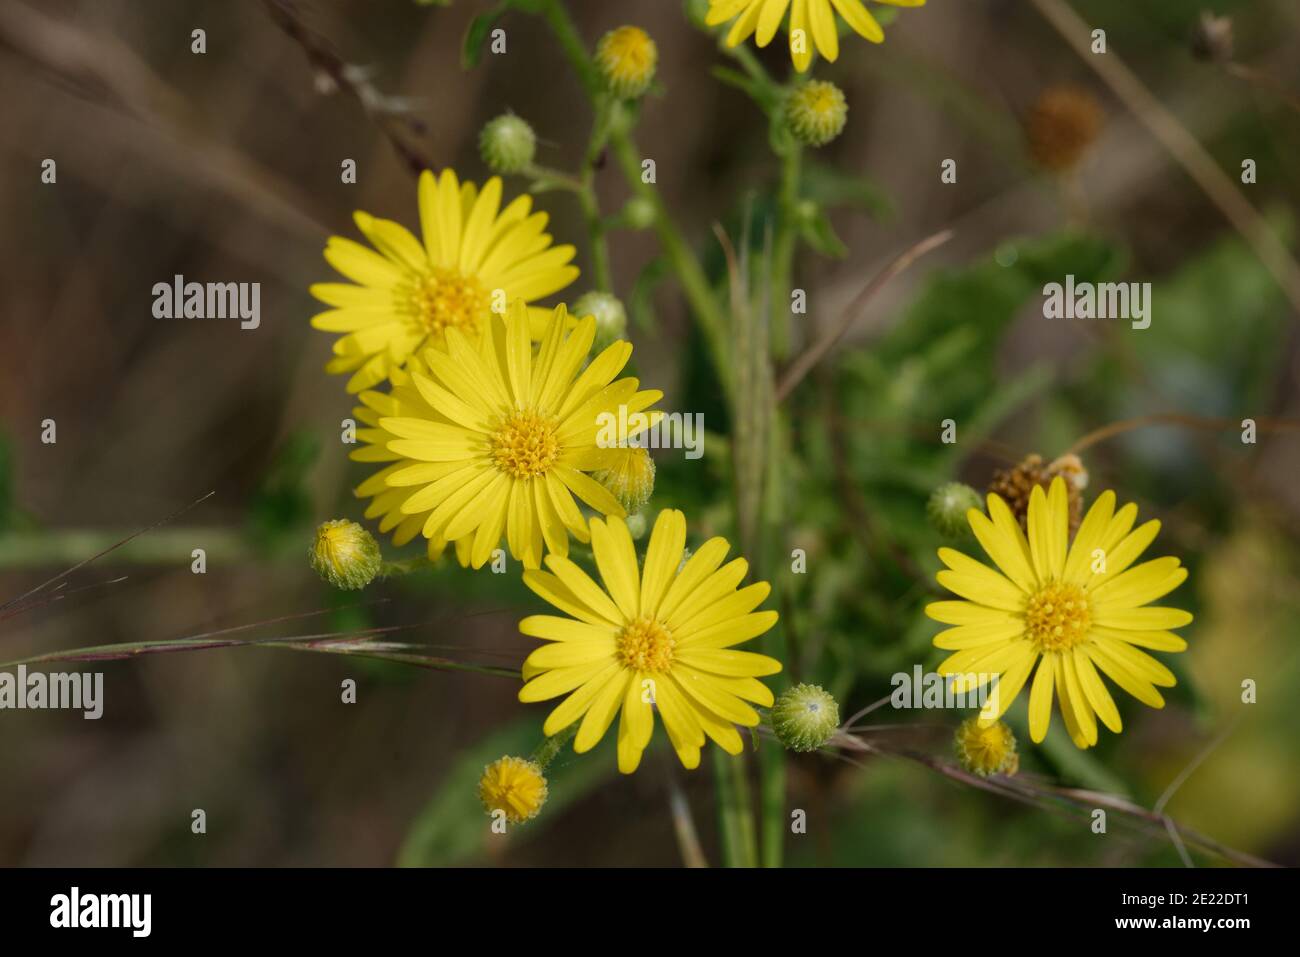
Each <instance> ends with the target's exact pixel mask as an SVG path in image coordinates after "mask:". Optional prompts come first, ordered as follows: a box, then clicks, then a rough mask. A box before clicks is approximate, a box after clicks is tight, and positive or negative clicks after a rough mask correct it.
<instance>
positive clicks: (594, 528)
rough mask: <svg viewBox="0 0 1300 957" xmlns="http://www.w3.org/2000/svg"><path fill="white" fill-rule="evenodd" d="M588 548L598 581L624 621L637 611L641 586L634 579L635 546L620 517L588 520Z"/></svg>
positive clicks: (633, 618) (635, 570)
mask: <svg viewBox="0 0 1300 957" xmlns="http://www.w3.org/2000/svg"><path fill="white" fill-rule="evenodd" d="M591 548H592V551H593V552H594V553H595V556H596V567H597V568H598V569H599V570H600V577H601V580H602V581H604V583H605V589H606V590H607V591H608V592H609V594H610V597H612V598H613V599H614V603H615V604H616V605H618V608H619V611H621V612H622V613H623V617H624V618H625V619H627V620H628V621H633V620H635V619H636V618H637V616H638V614H639V612H640V592H641V585H640V582H639V581H638V580H637V562H636V546H635V545H633V544H632V536H631V534H629V533H628V530H627V525H625V524H624V523H623V520H622V519H620V518H612V519H610V520H609V521H608V522H604V521H601V520H600V519H598V518H597V519H592V522H591Z"/></svg>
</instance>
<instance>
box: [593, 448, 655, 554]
mask: <svg viewBox="0 0 1300 957" xmlns="http://www.w3.org/2000/svg"><path fill="white" fill-rule="evenodd" d="M610 456H611V458H612V459H613V462H612V464H610V466H609V467H608V468H603V469H600V470H598V471H596V472H593V473H592V476H591V477H592V478H594V479H595V480H596V481H597V482H599V483H600V484H601V485H603V486H605V488H607V489H609V491H610V494H612V495H613V496H614V497H615V498H616V499H618V504H620V505H622V506H623V508H624V509H626V511H627V513H628V515H634V513H636V512H639V511H640V510H641V509H643V508H645V505H646V503H647V502H649V501H650V496H651V495H653V494H654V491H655V460H654V459H652V458H651V457H650V453H649V452H647V451H646V450H645V449H644V448H641V447H640V446H630V447H628V448H620V449H611V450H610ZM644 521H645V518H644V517H642V522H643V523H644ZM628 530H629V531H631V530H632V523H631V519H629V520H628ZM632 537H633V538H639V537H640V536H638V535H637V534H636V533H635V532H634V533H633V535H632Z"/></svg>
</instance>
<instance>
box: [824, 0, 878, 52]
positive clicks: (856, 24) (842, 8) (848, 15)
mask: <svg viewBox="0 0 1300 957" xmlns="http://www.w3.org/2000/svg"><path fill="white" fill-rule="evenodd" d="M831 2H832V3H834V4H835V9H836V10H838V11H839V12H840V16H842V17H843V18H844V19H845V20H846V21H847V22H848V25H849V26H851V27H852V28H853V30H854V32H856V33H857V34H858V35H859V36H861V37H863V38H864V39H866V40H870V41H871V42H872V43H884V42H885V31H884V30H882V29H880V24H879V23H877V22H876V18H875V17H873V16H872V15H871V14H870V13H868V12H867V8H866V7H864V6H863V5H862V0H831Z"/></svg>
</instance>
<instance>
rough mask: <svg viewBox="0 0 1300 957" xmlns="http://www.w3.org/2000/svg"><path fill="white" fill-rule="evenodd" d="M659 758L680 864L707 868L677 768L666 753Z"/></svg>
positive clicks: (662, 751) (706, 859)
mask: <svg viewBox="0 0 1300 957" xmlns="http://www.w3.org/2000/svg"><path fill="white" fill-rule="evenodd" d="M660 758H661V759H662V760H663V763H664V776H665V777H666V779H667V781H668V810H669V813H670V814H671V815H672V819H673V833H674V834H675V835H676V836H677V847H678V849H679V850H680V851H681V853H682V863H683V864H685V865H686V866H687V867H695V868H699V867H708V866H709V861H708V858H706V857H705V856H704V848H703V847H702V846H701V845H700V835H699V831H698V830H697V829H696V827H695V815H694V814H692V813H691V805H690V802H689V801H687V800H686V794H685V792H684V791H682V785H681V782H680V781H679V780H678V779H677V768H676V767H675V766H674V764H673V758H672V756H671V755H670V754H669V752H668V751H666V750H663V749H660Z"/></svg>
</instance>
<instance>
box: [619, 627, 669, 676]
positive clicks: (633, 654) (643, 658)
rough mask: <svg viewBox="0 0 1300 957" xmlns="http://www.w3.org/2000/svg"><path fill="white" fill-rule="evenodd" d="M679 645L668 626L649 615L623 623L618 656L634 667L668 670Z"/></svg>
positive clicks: (636, 668)
mask: <svg viewBox="0 0 1300 957" xmlns="http://www.w3.org/2000/svg"><path fill="white" fill-rule="evenodd" d="M676 647H677V642H675V641H673V636H672V634H671V633H670V632H669V631H668V629H667V628H665V627H664V625H663V624H662V623H661V622H659V621H656V620H655V619H654V618H651V617H649V616H648V615H647V616H644V617H642V618H638V619H637V620H636V621H634V622H631V623H630V624H628V625H626V626H624V628H623V630H622V631H621V632H619V636H618V656H619V657H620V658H622V659H623V664H625V665H627V666H628V667H629V668H631V669H632V670H633V671H654V672H663V671H667V670H668V669H669V668H671V667H672V664H673V649H674V648H676Z"/></svg>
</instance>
